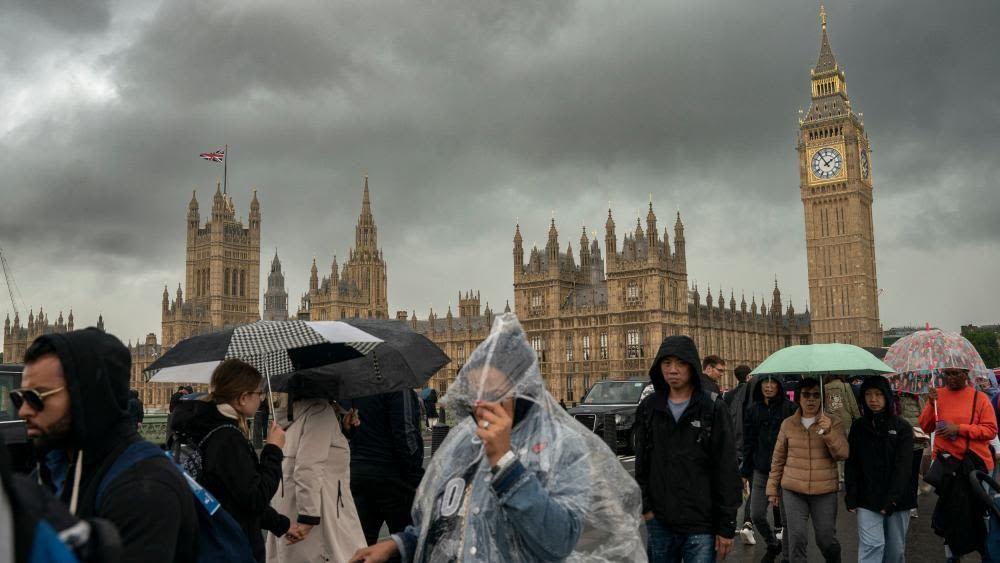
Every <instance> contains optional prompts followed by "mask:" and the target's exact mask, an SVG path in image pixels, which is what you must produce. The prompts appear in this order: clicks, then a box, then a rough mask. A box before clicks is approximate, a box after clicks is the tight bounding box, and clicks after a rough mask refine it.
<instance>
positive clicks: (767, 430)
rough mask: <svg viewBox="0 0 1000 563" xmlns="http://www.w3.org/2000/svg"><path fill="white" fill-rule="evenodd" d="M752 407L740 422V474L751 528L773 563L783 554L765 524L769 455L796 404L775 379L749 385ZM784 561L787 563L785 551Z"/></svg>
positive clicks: (767, 525)
mask: <svg viewBox="0 0 1000 563" xmlns="http://www.w3.org/2000/svg"><path fill="white" fill-rule="evenodd" d="M751 385H752V389H753V391H752V392H751V396H752V397H753V405H752V406H751V407H750V408H749V409H748V410H747V412H746V415H745V417H744V419H743V463H742V465H741V466H740V474H741V475H742V476H743V480H744V481H749V482H750V484H751V488H750V501H751V505H750V518H751V519H752V520H753V525H754V528H756V531H757V533H759V534H760V535H761V536H762V537H763V538H764V543H765V544H766V545H767V555H766V556H765V558H764V560H765V561H773V560H774V559H775V558H776V557H777V556H778V554H779V553H781V552H782V542H780V541H778V538H777V537H776V536H775V534H774V530H773V529H772V528H771V526H770V524H769V523H768V521H767V512H768V510H767V508H768V506H769V503H768V502H767V490H766V489H767V477H768V475H770V473H771V455H772V454H773V453H774V443H775V442H776V441H777V440H778V431H779V430H780V429H781V423H782V422H783V421H784V420H785V419H786V418H788V417H789V416H792V414H794V413H795V409H796V408H797V407H796V406H795V403H793V402H791V401H789V400H788V396H787V395H786V394H785V389H784V386H783V385H782V383H781V379H779V378H777V377H774V376H763V377H760V378H757V379H756V380H755V381H754V382H753V383H752V384H751ZM784 551H785V559H788V557H787V555H788V553H787V552H788V550H787V548H785V549H784Z"/></svg>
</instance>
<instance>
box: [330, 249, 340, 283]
mask: <svg viewBox="0 0 1000 563" xmlns="http://www.w3.org/2000/svg"><path fill="white" fill-rule="evenodd" d="M330 283H331V285H332V286H334V288H336V285H337V284H338V283H340V266H339V265H338V264H337V255H336V254H334V255H333V263H332V264H330Z"/></svg>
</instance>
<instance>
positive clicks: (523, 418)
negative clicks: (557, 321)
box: [411, 314, 646, 563]
mask: <svg viewBox="0 0 1000 563" xmlns="http://www.w3.org/2000/svg"><path fill="white" fill-rule="evenodd" d="M510 398H514V399H515V414H514V427H513V430H512V432H511V450H513V452H514V453H515V454H516V455H517V457H518V460H519V461H520V463H521V464H522V465H523V466H524V467H525V469H526V471H525V474H524V475H522V478H527V479H532V478H534V479H537V480H538V482H539V483H540V485H541V489H542V490H543V491H544V493H542V494H537V495H533V498H534V499H535V500H532V499H530V498H525V495H521V497H520V498H519V499H518V500H517V501H516V502H515V501H510V502H509V499H508V498H507V495H504V496H503V497H500V498H498V496H497V493H495V492H494V490H493V489H492V487H491V471H490V463H489V461H488V459H487V457H486V455H485V453H484V450H483V444H482V441H481V440H480V439H479V438H478V437H477V436H476V422H475V420H474V418H473V417H472V416H471V414H472V412H473V410H474V405H475V403H476V401H487V402H493V401H503V400H506V399H510ZM443 402H444V404H445V405H446V406H447V407H448V408H449V409H450V410H451V411H452V412H453V413H456V414H458V416H460V417H462V418H461V421H460V422H459V423H458V424H457V425H456V426H455V427H454V428H453V429H452V430H451V432H450V433H449V434H448V437H447V438H446V439H445V441H444V443H443V444H441V447H440V449H439V450H438V451H437V453H436V454H435V455H434V458H433V459H432V460H431V462H430V465H429V467H428V468H427V472H426V474H425V476H424V479H423V481H422V482H421V484H420V487H419V489H418V490H417V498H416V501H415V502H414V507H413V518H414V524H415V526H416V528H417V529H418V530H419V539H418V541H417V547H416V550H415V553H413V554H411V555H412V557H413V560H414V561H420V562H430V563H436V562H439V561H507V562H516V561H538V560H542V559H552V557H549V556H548V555H551V553H553V552H546V551H544V550H545V549H546V547H545V546H546V545H548V546H553V545H558V544H559V542H560V541H562V540H563V539H564V538H565V537H567V534H566V531H567V530H569V529H573V530H578V531H579V532H580V535H579V539H578V540H577V541H576V543H575V546H574V545H573V544H568V545H569V546H571V549H572V551H571V552H569V555H568V557H567V559H566V560H568V561H594V562H597V561H630V562H631V561H646V552H645V546H644V544H643V542H642V539H641V535H640V528H641V526H642V518H641V514H640V510H641V495H640V492H639V487H638V485H637V484H636V482H635V480H634V479H633V478H632V477H631V476H630V475H629V474H628V473H627V472H626V471H625V469H624V467H622V465H621V462H620V461H619V460H618V459H617V457H616V456H615V454H614V453H612V451H611V450H610V449H609V448H608V446H607V445H606V444H605V443H604V442H603V441H601V440H600V439H598V437H597V436H596V435H595V434H593V433H592V432H590V431H589V430H587V429H586V428H584V427H583V426H582V425H581V424H579V423H578V422H576V421H575V420H574V419H573V418H572V417H571V416H570V415H569V414H567V413H566V412H565V411H564V410H563V409H562V407H560V406H559V404H558V403H557V402H556V401H555V400H554V399H553V398H552V396H551V395H550V394H549V393H548V392H547V391H546V390H545V385H544V382H543V381H542V376H541V373H540V371H539V367H538V361H537V359H536V356H535V352H534V350H532V348H531V347H530V346H529V345H528V341H527V339H526V338H525V335H524V331H523V329H522V328H521V325H520V323H519V322H518V320H517V317H516V316H514V315H513V314H505V315H503V316H500V317H498V318H497V319H496V321H495V322H494V324H493V328H492V330H491V332H490V335H489V337H487V339H486V340H485V341H484V342H483V343H482V344H481V345H480V346H479V347H478V348H476V350H475V351H474V352H473V353H472V355H471V357H470V358H469V360H468V363H466V364H465V366H464V367H463V368H462V370H461V372H460V373H459V374H458V378H457V379H456V380H455V383H454V384H452V386H451V388H450V389H448V392H447V394H446V395H445V397H444V399H443ZM459 413H461V414H459ZM466 413H467V414H468V416H465V414H466ZM529 474H530V475H529ZM532 486H533V484H532ZM546 494H547V495H548V496H547V498H545V495H546ZM550 501H551V502H555V503H557V504H558V505H559V506H560V507H563V508H565V509H566V510H565V511H560V510H556V511H551V512H553V513H555V514H553V515H552V516H551V517H549V516H547V517H546V519H545V525H544V526H541V527H542V528H545V527H546V526H547V527H548V529H538V527H537V526H536V527H532V528H527V529H526V526H528V525H529V522H526V521H524V520H523V519H521V518H520V513H519V512H518V510H517V508H516V507H512V506H511V505H516V504H521V503H524V502H528V503H531V502H550ZM522 506H523V504H522ZM565 514H570V515H571V516H570V518H568V519H565V518H563V515H565ZM535 524H537V521H535ZM549 541H551V543H549ZM540 546H541V547H540ZM555 549H559V548H555ZM562 549H563V550H566V545H563V546H562ZM543 554H544V555H543ZM563 556H565V552H564V555H563Z"/></svg>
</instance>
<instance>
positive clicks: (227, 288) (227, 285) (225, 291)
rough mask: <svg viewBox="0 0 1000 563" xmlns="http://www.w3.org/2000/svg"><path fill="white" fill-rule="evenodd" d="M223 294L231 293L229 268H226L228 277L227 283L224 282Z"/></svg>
mask: <svg viewBox="0 0 1000 563" xmlns="http://www.w3.org/2000/svg"><path fill="white" fill-rule="evenodd" d="M222 293H223V295H229V268H226V279H225V283H224V284H222Z"/></svg>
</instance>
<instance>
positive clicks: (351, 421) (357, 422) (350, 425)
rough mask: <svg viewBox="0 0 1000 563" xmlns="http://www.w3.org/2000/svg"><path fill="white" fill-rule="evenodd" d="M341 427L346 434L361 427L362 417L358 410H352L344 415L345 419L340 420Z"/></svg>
mask: <svg viewBox="0 0 1000 563" xmlns="http://www.w3.org/2000/svg"><path fill="white" fill-rule="evenodd" d="M340 426H341V428H343V429H344V432H350V431H351V430H353V429H355V428H357V427H358V426H361V417H359V416H358V409H351V410H349V411H347V412H346V413H345V414H344V418H342V419H341V420H340Z"/></svg>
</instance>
